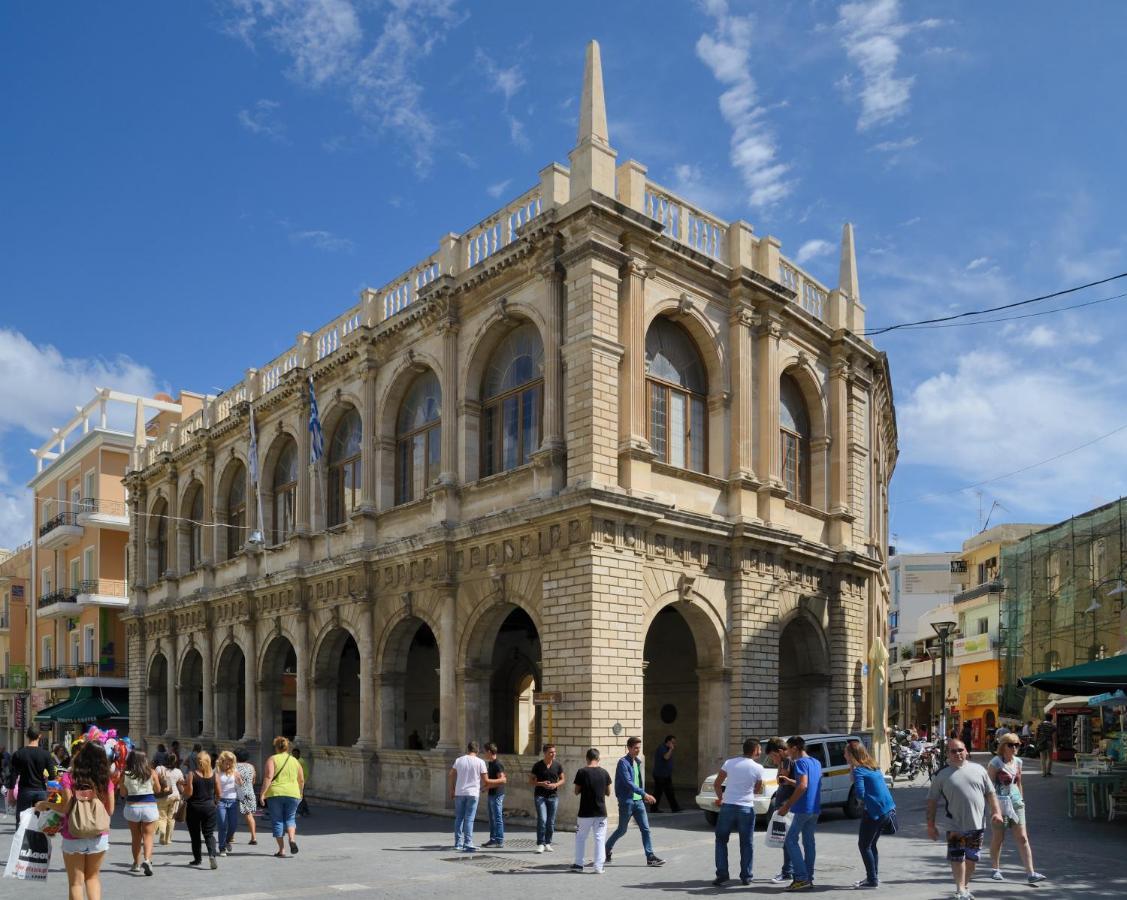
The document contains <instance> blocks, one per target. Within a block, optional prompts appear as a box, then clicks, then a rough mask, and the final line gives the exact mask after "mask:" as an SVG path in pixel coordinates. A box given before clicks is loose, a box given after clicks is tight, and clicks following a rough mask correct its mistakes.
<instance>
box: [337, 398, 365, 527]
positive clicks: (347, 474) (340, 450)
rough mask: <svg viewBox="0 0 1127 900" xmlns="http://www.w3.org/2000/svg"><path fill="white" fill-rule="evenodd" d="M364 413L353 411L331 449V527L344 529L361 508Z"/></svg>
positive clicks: (345, 419)
mask: <svg viewBox="0 0 1127 900" xmlns="http://www.w3.org/2000/svg"><path fill="white" fill-rule="evenodd" d="M362 444H363V430H362V426H361V423H360V413H358V412H357V411H356V410H354V409H350V410H349V411H348V412H347V413H345V414H344V418H343V419H341V420H340V423H339V424H338V425H337V427H336V430H335V431H334V432H333V440H332V443H331V444H330V445H329V525H341V524H343V523H344V520H345V519H346V518H347V517H348V515H349V514H350V513H351V512H352V511H353V510H354V509H357V508H358V507H359V506H360V484H361V479H362V475H361V468H360V447H361V446H362Z"/></svg>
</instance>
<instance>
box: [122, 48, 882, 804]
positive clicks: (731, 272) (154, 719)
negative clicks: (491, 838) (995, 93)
mask: <svg viewBox="0 0 1127 900" xmlns="http://www.w3.org/2000/svg"><path fill="white" fill-rule="evenodd" d="M581 104H582V106H581V116H580V125H579V139H578V143H577V145H576V147H575V149H574V150H573V151H572V152H571V154H570V162H571V165H570V169H569V168H565V167H563V166H561V165H558V164H552V165H550V166H548V167H547V168H545V169H544V170H543V171H542V172H541V173H540V180H539V183H538V184H537V185H536V187H534V188H533V189H532V190H530V191H528V192H527V193H525V194H523V195H522V196H521V197H519V198H518V199H517V200H515V201H514V202H512V203H510V204H509V205H507V206H506V207H504V208H503V209H502V210H501V211H499V212H498V213H496V214H494V215H492V216H490V217H489V218H487V219H486V220H485V221H483V222H482V223H480V224H479V225H477V226H475V227H474V228H472V229H470V230H469V231H467V232H466V233H464V234H461V235H458V234H449V235H446V236H445V237H444V238H442V240H441V241H440V244H439V248H438V250H437V252H436V253H435V254H434V255H433V256H432V257H430V258H428V259H427V260H425V261H423V262H422V263H420V264H418V265H416V266H414V267H412V268H411V269H410V270H409V271H408V272H407V273H406V274H405V275H403V276H402V277H400V278H399V279H397V280H396V281H394V282H392V283H391V284H390V285H388V286H386V287H385V288H382V289H380V290H378V291H372V290H368V291H365V292H364V293H363V295H362V297H361V301H360V303H359V304H358V305H357V306H355V307H353V308H352V309H350V310H348V311H347V312H346V313H345V314H344V315H343V316H341V317H339V318H338V319H336V320H334V321H333V322H331V323H330V324H329V325H327V326H325V327H324V328H322V329H320V330H319V331H317V332H316V333H314V334H306V333H303V334H301V335H299V337H298V340H297V343H296V345H295V346H294V347H293V348H291V349H290V350H288V351H287V352H286V353H284V354H282V356H280V357H278V358H277V359H275V360H273V361H271V362H270V363H268V364H267V365H266V366H264V367H263V368H261V369H249V370H247V372H246V375H245V378H244V380H243V381H242V382H241V383H240V384H238V385H236V386H234V387H233V388H231V389H230V390H227V391H225V392H223V393H222V394H221V395H220V396H218V397H214V398H210V397H209V398H208V399H207V402H206V403H205V405H204V408H203V409H202V410H201V411H200V412H199V413H197V414H195V415H193V416H190V417H189V418H186V419H185V420H184V421H182V422H178V423H174V424H170V425H169V426H168V427H163V428H162V427H159V423H158V427H157V428H156V429H154V430H156V431H157V432H158V433H157V434H156V435H155V436H152V437H151V438H150V440H149V441H148V442H147V444H146V446H143V447H139V448H138V449H137V451H136V454H135V459H134V463H133V466H132V470H131V471H130V472H129V474H128V475H127V478H126V481H127V484H128V486H129V491H130V500H131V503H132V504H133V510H132V512H133V523H134V526H133V531H132V534H131V540H132V559H133V560H134V568H135V572H134V576H135V577H134V578H133V579H132V582H131V584H132V587H133V590H132V596H131V607H130V616H129V620H128V643H129V671H130V711H131V716H132V719H131V729H132V733H133V734H134V735H135V736H136V737H137V738H139V739H142V740H146V741H148V742H149V743H150V745H153V744H155V742H156V741H157V740H159V739H161V738H162V737H173V736H175V737H179V738H180V739H181V740H182V741H185V742H191V741H192V740H193V739H199V740H202V741H204V742H205V743H209V742H212V741H215V742H217V743H219V744H220V745H221V746H223V745H231V744H235V743H240V744H242V745H245V746H247V747H249V748H250V749H251V750H252V752H253V753H260V752H261V751H262V750H263V749H264V748H265V747H266V746H267V744H268V741H269V740H270V739H271V738H272V737H273V736H274V735H275V734H278V733H284V734H287V735H293V736H296V738H297V741H298V743H299V744H300V745H302V746H303V747H305V748H307V749H308V750H311V751H312V754H313V759H314V761H313V772H314V785H315V786H314V790H313V793H314V794H315V795H317V796H322V797H329V798H338V799H342V800H349V801H364V802H370V803H378V804H383V805H387V806H392V807H402V808H409V809H424V810H436V811H437V810H442V809H445V808H447V806H448V804H447V800H446V793H445V791H446V770H447V768H448V767H449V764H450V760H451V759H452V757H453V755H454V754H456V753H457V752H458V751H459V749H460V748H461V747H463V746H464V744H465V742H466V741H467V740H469V739H477V740H479V741H486V740H494V741H496V742H497V743H498V744H499V745H500V746H501V749H502V751H503V753H505V754H508V755H509V758H508V765H509V766H510V771H514V770H516V771H526V770H527V768H528V767H529V766H530V765H531V763H532V760H533V758H534V756H535V755H536V753H537V749H538V744H539V743H540V742H541V741H542V740H544V739H547V738H548V737H549V736H550V737H551V739H553V740H554V741H555V742H556V743H557V744H558V745H559V748H560V755H561V757H562V759H563V761H564V764H565V766H566V767H567V768H568V770H569V771H574V769H575V767H576V766H578V765H581V764H582V757H583V753H584V751H585V750H586V748H587V747H589V746H597V747H600V748H601V749H602V751H603V754H604V759H606V760H608V762H609V761H611V760H613V759H614V758H615V757H616V756H617V755H618V752H619V750H618V748H620V747H621V745H622V742H623V739H624V738H625V737H626V736H627V735H628V734H641V735H643V736H644V741H645V749H646V751H647V752H652V749H653V747H654V746H656V744H657V743H658V742H659V741H660V740H661V738H662V737H663V736H664V735H665V734H666V733H669V732H672V733H675V734H677V736H678V738H679V739H680V743H679V750H678V764H677V781H678V783H679V784H680V785H682V786H683V788H684V789H690V788H695V787H696V785H697V784H698V783H699V779H700V778H701V777H702V776H703V775H704V774H705V773H707V772H709V771H712V770H713V769H714V767H715V766H716V764H717V761H718V760H720V759H721V758H722V757H724V756H725V755H727V754H730V753H732V752H736V750H737V748H738V745H739V743H740V741H741V740H742V738H743V737H744V736H745V735H757V736H765V735H770V734H774V733H779V732H784V733H786V732H795V731H801V730H822V729H832V730H846V729H854V730H856V729H863V728H867V727H871V726H872V723H871V722H869V721H866V716H867V712H866V710H867V703H866V696H865V691H866V689H867V688H866V680H865V678H864V677H863V666H864V663H865V661H866V656H867V653H868V648H869V646H870V643H871V641H872V640H873V638H874V637H876V636H880V635H882V634H883V630H884V623H885V621H886V610H887V593H888V591H887V582H886V578H885V575H884V564H885V552H886V550H885V548H886V545H887V541H886V531H887V516H886V507H887V487H888V481H889V478H890V476H891V473H892V469H893V466H894V464H895V460H896V452H897V447H896V428H895V418H894V412H893V405H892V393H891V387H890V382H889V373H888V367H887V362H886V360H885V358H884V356H883V355H882V354H880V353H878V352H877V351H876V350H875V349H874V348H873V347H872V345H871V344H870V343H869V342H868V341H866V340H865V339H864V338H862V337H861V336H860V334H861V332H862V331H863V329H864V308H863V307H862V306H861V304H860V301H859V292H858V283H857V275H856V262H855V255H854V250H853V235H852V229H851V228H850V227H849V226H846V227H845V229H844V233H843V241H842V254H841V272H840V280H839V284H838V287H837V288H836V289H833V290H829V289H827V288H824V287H823V286H822V285H820V284H819V283H818V282H817V281H816V280H814V279H813V278H811V277H810V276H808V275H806V274H805V273H804V272H802V271H801V270H800V269H799V268H798V267H797V266H795V265H794V264H792V263H791V262H789V261H787V260H786V259H785V258H784V257H783V256H781V255H780V252H779V248H780V245H779V242H778V241H777V240H776V239H775V238H773V237H770V236H764V237H758V236H757V235H755V234H754V232H753V230H752V227H751V226H750V225H749V224H747V223H746V222H739V221H737V222H731V223H725V222H723V221H721V220H719V219H717V218H715V217H713V216H711V215H709V214H708V213H705V212H703V211H701V210H699V209H697V208H696V207H694V206H692V205H691V204H689V203H688V202H687V201H685V200H682V199H681V198H678V197H676V196H674V195H672V194H671V193H669V192H668V191H665V190H664V189H662V188H661V187H659V186H658V185H656V184H654V183H652V182H651V181H649V180H648V179H647V177H646V168H645V167H644V166H643V165H641V164H640V163H638V162H635V161H632V160H628V161H625V162H623V163H622V164H620V165H617V166H616V154H615V151H614V150H613V149H612V148H611V145H610V142H609V135H608V133H607V125H606V112H605V107H604V101H603V86H602V72H601V67H600V60H599V48H598V45H597V44H594V43H592V44H591V45H590V46H589V48H588V50H587V61H586V69H585V73H584V82H583V94H582V101H581ZM310 379H312V382H313V384H314V386H315V391H316V400H317V404H318V407H319V409H320V414H321V421H322V424H323V431H324V440H325V454H324V457H323V459H322V460H321V462H320V463H318V464H317V465H307V464H306V463H307V461H308V460H309V459H310V440H311V438H310V433H309V430H308V428H307V423H308V421H309V409H310V401H311V398H310V392H309V387H308V386H309V382H310ZM252 406H253V409H254V415H255V420H256V424H257V431H258V444H259V447H260V453H261V472H262V477H261V484H262V520H261V521H259V514H258V511H257V509H256V504H255V502H254V494H253V488H252V486H251V484H250V479H249V476H248V460H247V452H248V443H249V415H250V408H251V407H252ZM200 523H204V524H202V525H201V524H200ZM256 530H260V531H261V532H262V534H263V536H264V539H265V548H264V549H263V548H262V545H261V544H260V543H258V542H251V541H249V540H248V536H249V535H250V534H251V533H253V532H255V531H256ZM534 692H558V693H559V699H558V702H555V703H554V704H552V705H551V706H550V707H545V706H542V705H536V704H534V703H533V699H534V698H533V694H534ZM523 782H524V779H523V778H514V779H513V780H512V781H511V782H510V788H509V801H508V806H509V808H510V809H515V810H524V811H531V809H532V802H531V797H530V795H529V790H528V788H527V787H526V786H525V785H524V784H523ZM573 799H574V798H572V797H571V796H570V795H569V796H566V797H565V799H564V801H563V805H562V809H561V819H562V820H564V821H566V820H568V819H570V818H573V817H574V807H573V805H572V801H573ZM686 799H687V798H686Z"/></svg>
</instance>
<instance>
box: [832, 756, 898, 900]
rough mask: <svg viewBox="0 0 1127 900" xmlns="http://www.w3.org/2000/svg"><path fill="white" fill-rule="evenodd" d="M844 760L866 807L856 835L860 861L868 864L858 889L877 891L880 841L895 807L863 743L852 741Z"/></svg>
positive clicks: (893, 820)
mask: <svg viewBox="0 0 1127 900" xmlns="http://www.w3.org/2000/svg"><path fill="white" fill-rule="evenodd" d="M845 760H846V762H848V763H849V768H850V769H852V770H853V789H854V790H855V791H856V792H857V796H858V797H859V798H860V799H861V800H862V801H863V802H864V804H865V812H864V814H863V815H862V816H861V828H860V830H859V831H858V833H857V849H858V850H860V851H861V861H862V862H863V863H864V864H865V877H864V879H863V880H861V881H858V882H855V883H854V885H853V886H854V887H855V888H875V887H879V886H880V876H879V873H878V871H877V861H878V858H877V841H879V840H880V836H881V833H882V832H883V831H884V829H885V828H886V827H888V826H889V825H893V827H894V823H895V818H896V804H895V803H894V802H893V800H892V794H891V793H890V792H889V790H888V785H886V784H885V783H884V773H883V772H881V770H880V767H879V766H878V765H877V763H876V760H874V759H873V758H872V757H871V756H870V755H869V751H868V750H866V749H865V745H864V744H862V743H861V742H860V741H849V742H848V743H847V744H846V745H845Z"/></svg>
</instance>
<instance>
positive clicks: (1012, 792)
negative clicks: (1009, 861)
mask: <svg viewBox="0 0 1127 900" xmlns="http://www.w3.org/2000/svg"><path fill="white" fill-rule="evenodd" d="M1020 746H1021V739H1020V738H1019V737H1018V736H1017V735H1016V734H1014V733H1013V732H1010V733H1009V734H1006V735H1003V736H1002V739H1001V740H1000V741H999V742H998V755H997V756H995V757H994V758H993V759H991V760H990V765H988V766H987V767H986V772H987V774H988V775H989V776H990V780H991V781H993V782H994V789H995V791H996V792H997V794H998V804H999V805H1000V806H1001V807H1002V824H1001V825H995V826H994V832H993V834H992V835H991V837H990V866H991V868H992V869H993V870H994V871H993V872H992V873H991V875H990V877H991V878H992V879H993V880H994V881H1005V880H1006V879H1005V878H1004V877H1002V870H1001V867H1000V865H999V863H1000V861H1001V858H1002V842H1003V841H1004V840H1005V839H1006V830H1007V829H1009V830H1011V831H1013V833H1014V839H1015V840H1016V841H1017V849H1018V852H1019V853H1020V854H1021V861H1022V862H1023V863H1025V879H1026V881H1028V882H1029V883H1030V884H1036V883H1037V882H1038V881H1044V880H1045V876H1044V875H1042V874H1041V873H1040V872H1038V871H1037V870H1036V869H1034V868H1033V849H1032V848H1031V847H1030V846H1029V834H1028V833H1027V832H1026V830H1025V797H1024V796H1023V795H1022V784H1021V764H1022V760H1021V757H1020V756H1018V755H1017V749H1018V747H1020Z"/></svg>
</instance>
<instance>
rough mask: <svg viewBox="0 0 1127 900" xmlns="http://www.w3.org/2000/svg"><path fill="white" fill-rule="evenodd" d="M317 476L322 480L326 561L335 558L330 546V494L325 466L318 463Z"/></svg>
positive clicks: (322, 511)
mask: <svg viewBox="0 0 1127 900" xmlns="http://www.w3.org/2000/svg"><path fill="white" fill-rule="evenodd" d="M317 475H318V477H319V478H320V479H321V516H322V521H323V522H324V523H325V559H332V558H333V551H332V547H330V546H329V492H328V491H327V490H325V464H324V463H322V462H319V463H317Z"/></svg>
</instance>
